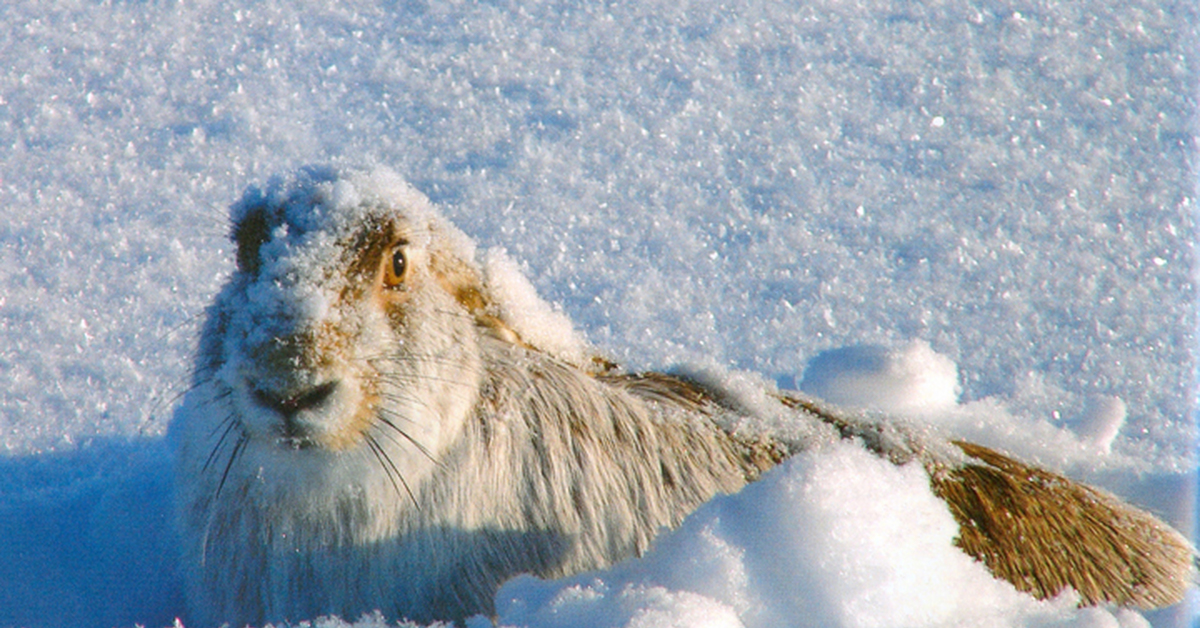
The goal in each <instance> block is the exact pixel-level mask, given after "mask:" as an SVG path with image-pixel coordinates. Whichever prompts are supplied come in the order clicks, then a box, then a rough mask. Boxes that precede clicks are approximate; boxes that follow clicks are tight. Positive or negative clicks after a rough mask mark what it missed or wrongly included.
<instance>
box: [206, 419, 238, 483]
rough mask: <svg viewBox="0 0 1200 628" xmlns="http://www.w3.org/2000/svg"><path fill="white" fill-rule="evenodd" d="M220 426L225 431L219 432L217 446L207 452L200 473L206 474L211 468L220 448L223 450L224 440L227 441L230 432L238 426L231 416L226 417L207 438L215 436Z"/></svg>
mask: <svg viewBox="0 0 1200 628" xmlns="http://www.w3.org/2000/svg"><path fill="white" fill-rule="evenodd" d="M221 426H225V429H224V430H223V431H222V432H221V437H220V438H218V439H217V444H216V445H214V446H213V448H212V451H211V452H209V454H208V459H206V460H205V461H204V466H203V467H202V468H201V469H200V470H201V472H203V473H207V472H208V468H209V467H210V466H212V463H213V461H214V460H216V459H217V454H218V453H220V451H221V449H222V448H224V446H225V439H227V438H228V437H229V434H230V432H232V431H233V430H235V429H237V427H238V424H237V421H236V420H234V418H233V415H232V414H231V415H229V416H228V417H226V418H225V420H224V421H221V422H220V423H218V424H217V426H216V427H214V428H213V430H212V432H211V433H210V434H209V436H210V437H211V436H213V435H215V434H216V433H217V430H220V429H221Z"/></svg>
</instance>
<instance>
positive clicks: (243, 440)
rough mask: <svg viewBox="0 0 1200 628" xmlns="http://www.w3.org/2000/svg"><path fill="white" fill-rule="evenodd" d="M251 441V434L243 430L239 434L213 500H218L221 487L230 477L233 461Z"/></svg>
mask: <svg viewBox="0 0 1200 628" xmlns="http://www.w3.org/2000/svg"><path fill="white" fill-rule="evenodd" d="M249 442H250V436H249V435H248V434H246V433H245V432H242V433H241V435H240V436H238V439H237V442H235V443H234V444H233V453H231V454H229V461H228V462H226V463H225V470H224V471H222V472H221V481H220V482H219V483H218V484H217V491H216V492H215V493H213V501H216V499H217V498H218V497H220V496H221V489H223V488H225V481H226V480H227V479H229V470H230V469H232V468H233V463H234V461H235V460H237V459H238V456H241V455H242V452H243V451H245V449H246V444H247V443H249Z"/></svg>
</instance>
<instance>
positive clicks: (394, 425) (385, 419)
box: [376, 413, 440, 465]
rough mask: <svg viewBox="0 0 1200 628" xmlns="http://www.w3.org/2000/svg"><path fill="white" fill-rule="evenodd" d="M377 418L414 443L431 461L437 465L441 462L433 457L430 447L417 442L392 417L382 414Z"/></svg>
mask: <svg viewBox="0 0 1200 628" xmlns="http://www.w3.org/2000/svg"><path fill="white" fill-rule="evenodd" d="M389 414H390V413H389ZM376 418H377V419H379V422H380V423H382V424H384V425H386V426H387V427H390V428H392V430H394V431H395V432H396V433H397V434H399V435H400V436H403V437H404V440H407V441H408V442H409V443H412V446H413V447H416V448H417V451H419V452H421V454H422V455H424V456H425V457H426V458H428V459H429V461H430V462H432V463H434V464H435V465H438V464H440V463H439V462H438V460H437V459H436V458H434V457H433V454H432V453H430V452H429V449H427V448H426V447H425V446H424V445H422V444H421V443H419V442H417V440H416V439H415V438H413V437H412V436H410V435H409V434H408V432H405V431H404V430H402V429H400V427H399V426H397V425H396V424H395V423H393V422H392V420H391V419H390V418H388V417H386V416H382V415H380V416H377V417H376Z"/></svg>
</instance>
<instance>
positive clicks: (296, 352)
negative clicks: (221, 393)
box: [213, 168, 485, 452]
mask: <svg viewBox="0 0 1200 628" xmlns="http://www.w3.org/2000/svg"><path fill="white" fill-rule="evenodd" d="M232 219H233V233H232V235H233V241H234V243H235V245H236V247H237V272H236V273H235V274H234V276H233V277H232V279H231V280H230V285H229V286H227V288H226V290H225V291H224V292H223V293H222V295H221V297H220V299H219V301H218V305H217V311H218V313H219V316H220V317H221V324H220V325H219V332H218V335H219V336H220V341H219V343H218V344H219V346H218V348H217V349H216V351H215V355H214V356H213V358H214V362H215V363H214V364H213V366H214V368H215V371H216V373H215V376H216V379H217V380H218V381H219V382H221V383H223V384H224V385H225V386H226V388H227V389H228V392H229V397H230V399H231V401H230V403H232V404H233V413H234V416H235V418H236V419H237V421H238V422H239V423H240V425H239V427H240V428H241V429H242V431H243V433H244V434H246V435H247V438H248V439H249V441H250V442H254V443H261V444H270V445H271V446H276V447H281V448H282V449H285V450H286V449H317V450H324V451H335V452H336V451H343V450H346V449H350V448H354V447H358V446H360V445H361V444H363V442H364V440H369V439H370V430H372V429H375V428H377V426H378V425H379V423H380V421H383V422H385V423H386V422H388V421H389V419H388V418H387V417H384V416H381V415H380V412H379V407H380V405H381V404H387V405H389V412H391V413H392V416H393V419H392V420H399V419H405V420H408V418H409V417H407V416H405V415H406V414H409V413H411V414H417V413H423V414H422V418H424V419H425V420H424V421H423V422H418V423H417V426H416V427H410V428H407V429H409V430H410V432H411V433H406V434H405V435H404V436H405V437H406V438H410V439H412V440H413V442H414V443H416V442H419V443H420V446H421V447H426V448H430V449H436V448H437V447H438V446H439V442H440V441H442V440H443V437H444V436H445V434H444V433H443V432H444V431H445V430H444V429H443V428H444V426H442V425H441V424H440V423H439V421H438V420H437V419H440V418H443V417H442V415H444V414H446V413H450V414H461V413H462V412H463V406H464V405H466V404H469V401H470V399H471V394H469V393H464V392H463V391H448V390H444V388H445V387H444V386H442V385H439V384H436V383H434V382H436V381H438V380H439V379H444V378H449V379H450V380H451V381H462V382H465V383H466V384H469V383H470V381H471V379H472V376H471V373H473V372H474V371H475V370H476V367H475V365H474V364H473V360H474V358H473V357H472V354H471V353H470V350H469V345H470V341H471V325H472V321H473V319H474V317H475V316H477V315H478V314H477V310H481V309H484V308H485V304H484V303H483V301H484V299H483V297H482V286H481V285H480V280H479V272H478V271H477V270H476V268H475V266H474V263H473V261H472V260H473V258H474V246H473V244H472V242H471V241H470V240H469V239H468V238H467V237H466V236H464V235H463V234H462V233H461V232H459V231H458V230H457V229H455V228H454V227H453V226H452V225H450V224H449V223H448V222H446V221H445V220H444V219H443V218H442V217H441V216H440V215H439V214H438V212H437V211H436V210H435V209H434V208H433V207H432V205H431V204H430V203H429V201H428V200H426V199H425V197H424V196H422V195H421V194H420V193H419V192H417V191H416V190H414V189H413V188H412V187H410V186H409V185H408V184H407V183H405V182H404V181H403V180H401V179H400V178H399V177H398V176H396V175H395V174H393V173H391V172H390V171H387V170H383V169H379V170H374V171H342V170H335V169H328V168H309V169H303V170H300V171H299V172H297V173H295V174H293V175H291V176H289V177H286V178H278V179H275V180H272V181H271V182H270V183H268V184H267V185H266V186H265V187H263V188H251V189H250V190H249V191H248V192H247V193H246V194H245V195H244V196H243V198H242V200H241V201H240V202H238V203H237V204H236V205H234V207H233V210H232ZM464 347H467V348H464ZM446 352H448V353H446ZM464 352H465V353H464ZM440 353H446V355H445V356H443V357H442V358H439V359H441V360H447V361H448V362H447V363H446V364H439V365H430V364H429V362H430V360H429V359H428V356H434V355H439V354H440ZM430 370H432V371H434V372H429V371H430ZM447 371H452V372H447ZM459 371H462V372H459ZM401 384H403V390H402V391H401V390H399V389H398V388H399V387H400V386H401ZM439 387H440V388H439ZM434 389H436V390H434ZM405 399H408V400H409V401H405ZM414 404H423V407H422V408H417V407H412V406H414ZM443 422H444V421H443Z"/></svg>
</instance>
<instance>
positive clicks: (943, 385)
mask: <svg viewBox="0 0 1200 628" xmlns="http://www.w3.org/2000/svg"><path fill="white" fill-rule="evenodd" d="M800 389H801V390H803V391H804V392H807V393H809V394H812V395H816V396H818V397H821V398H823V399H825V400H827V401H830V402H833V403H836V404H838V405H843V406H849V407H855V408H865V409H872V410H880V411H885V412H892V413H896V414H930V413H933V412H938V411H944V410H946V409H949V408H953V407H954V406H955V405H957V403H958V393H959V386H958V366H957V365H956V364H955V363H954V361H953V360H951V359H950V358H948V357H946V356H944V355H941V354H939V353H937V352H935V351H934V350H933V348H932V347H930V346H929V343H927V342H923V341H919V340H917V341H913V342H911V343H909V344H908V345H906V346H904V347H902V348H900V349H896V350H889V349H887V348H885V347H882V346H878V345H856V346H851V347H842V348H840V349H832V350H829V351H824V352H822V353H820V354H818V355H817V356H816V357H815V358H813V359H812V360H810V361H809V363H808V366H807V367H805V369H804V380H803V381H802V382H801V383H800Z"/></svg>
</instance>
